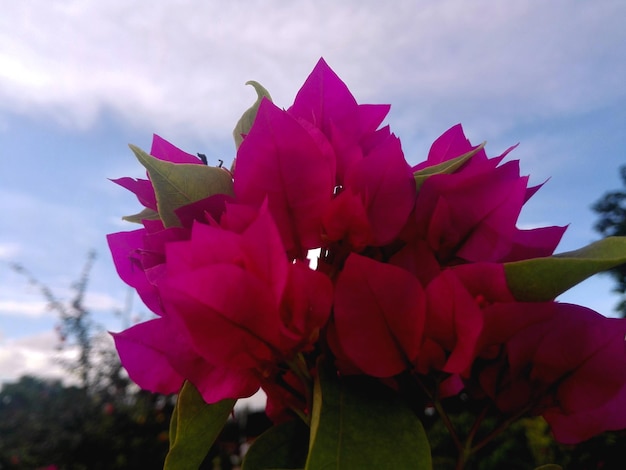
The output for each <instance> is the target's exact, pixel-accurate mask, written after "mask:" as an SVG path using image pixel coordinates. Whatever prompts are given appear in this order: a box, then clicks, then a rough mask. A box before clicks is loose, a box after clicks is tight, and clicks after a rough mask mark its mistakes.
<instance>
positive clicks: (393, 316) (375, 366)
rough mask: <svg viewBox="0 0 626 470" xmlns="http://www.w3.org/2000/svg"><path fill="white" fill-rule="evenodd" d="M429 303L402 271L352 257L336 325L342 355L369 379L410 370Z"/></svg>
mask: <svg viewBox="0 0 626 470" xmlns="http://www.w3.org/2000/svg"><path fill="white" fill-rule="evenodd" d="M424 317H425V298H424V294H423V290H422V287H421V285H420V284H419V281H418V280H417V279H415V278H414V277H413V276H411V275H410V274H409V273H407V272H406V271H404V270H403V269H400V268H397V267H395V266H392V265H389V264H384V263H380V262H377V261H374V260H372V259H370V258H366V257H364V256H360V255H357V254H354V253H353V254H351V255H350V256H349V257H348V259H347V261H346V263H345V266H344V269H343V271H342V272H341V274H340V276H339V278H338V280H337V285H336V292H335V309H334V320H335V328H336V335H337V339H338V341H339V343H340V344H341V348H342V350H343V351H344V352H345V354H346V355H347V356H348V357H349V359H350V360H351V361H352V362H353V363H354V364H355V365H356V366H357V367H358V368H360V369H361V370H363V371H364V372H365V373H366V374H368V375H372V376H375V377H390V376H393V375H395V374H398V373H400V372H402V371H403V370H405V369H407V368H408V367H410V363H411V361H412V360H413V359H414V358H415V357H416V356H417V354H418V351H419V347H420V344H421V340H422V331H423V328H424Z"/></svg>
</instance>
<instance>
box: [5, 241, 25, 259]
mask: <svg viewBox="0 0 626 470" xmlns="http://www.w3.org/2000/svg"><path fill="white" fill-rule="evenodd" d="M21 251H22V246H21V245H20V244H19V243H16V242H0V260H9V259H12V258H15V257H16V256H17V255H19V254H20V253H21Z"/></svg>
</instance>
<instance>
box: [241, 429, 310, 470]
mask: <svg viewBox="0 0 626 470" xmlns="http://www.w3.org/2000/svg"><path fill="white" fill-rule="evenodd" d="M308 445H309V428H308V426H307V425H306V424H304V423H303V422H302V421H300V420H294V421H289V422H286V423H282V424H279V425H277V426H272V427H271V428H270V429H268V430H267V431H265V432H264V433H263V434H261V435H260V436H259V437H258V439H257V440H256V441H254V443H253V444H252V445H251V446H250V449H248V452H247V453H246V457H245V459H244V461H243V467H242V470H265V469H303V468H304V464H305V462H306V456H307V449H308Z"/></svg>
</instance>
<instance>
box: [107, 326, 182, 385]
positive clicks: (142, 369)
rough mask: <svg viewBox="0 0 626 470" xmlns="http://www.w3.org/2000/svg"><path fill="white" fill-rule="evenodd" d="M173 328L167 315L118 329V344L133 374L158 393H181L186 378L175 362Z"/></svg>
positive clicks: (121, 357)
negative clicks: (171, 357)
mask: <svg viewBox="0 0 626 470" xmlns="http://www.w3.org/2000/svg"><path fill="white" fill-rule="evenodd" d="M171 335H172V331H171V330H170V328H169V322H166V321H165V320H164V319H156V320H150V321H147V322H145V323H140V324H138V325H135V326H133V327H131V328H129V329H127V330H124V331H122V332H121V333H114V334H113V339H114V340H115V347H116V348H117V351H118V353H119V355H120V359H121V361H122V365H123V366H124V368H125V369H126V371H127V372H128V375H129V376H130V378H131V379H132V380H133V381H134V382H135V383H136V384H137V385H139V386H140V387H141V388H143V389H145V390H149V391H151V392H155V393H164V394H170V393H177V392H178V391H179V389H180V387H181V386H182V384H183V380H184V378H183V377H182V376H181V375H180V374H179V373H178V372H177V371H176V370H175V369H174V368H173V367H172V366H171V364H170V362H169V359H168V356H169V355H170V354H171V352H168V349H167V348H168V345H169V344H171V343H170V336H171Z"/></svg>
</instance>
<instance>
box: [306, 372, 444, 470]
mask: <svg viewBox="0 0 626 470" xmlns="http://www.w3.org/2000/svg"><path fill="white" fill-rule="evenodd" d="M313 403H314V404H313V412H312V416H311V418H312V420H311V444H310V449H309V458H308V460H307V465H306V469H308V470H317V469H321V468H332V469H338V470H351V469H355V468H358V469H360V470H368V469H372V470H379V469H381V468H411V469H415V470H420V469H431V468H432V462H431V455H430V446H429V442H428V438H427V437H426V433H425V432H424V428H423V426H422V423H421V421H420V420H419V418H418V417H417V416H416V415H415V413H413V411H411V410H410V409H409V408H408V407H407V405H406V404H404V403H403V402H402V401H401V400H400V398H399V397H398V396H397V394H396V393H395V392H394V391H393V390H391V389H390V388H388V387H386V386H384V385H382V384H381V383H380V381H378V380H376V379H374V378H372V377H366V376H353V377H342V378H339V377H338V376H337V373H336V372H334V370H332V369H331V370H329V369H327V368H324V367H320V369H319V377H318V378H317V379H316V381H315V389H314V399H313Z"/></svg>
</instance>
